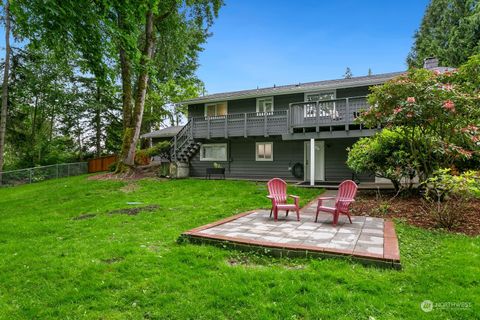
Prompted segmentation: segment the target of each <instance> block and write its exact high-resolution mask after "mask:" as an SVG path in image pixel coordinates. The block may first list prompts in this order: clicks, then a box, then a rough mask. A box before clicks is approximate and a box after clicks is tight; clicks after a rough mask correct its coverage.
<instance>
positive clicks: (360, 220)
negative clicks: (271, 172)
mask: <svg viewBox="0 0 480 320" xmlns="http://www.w3.org/2000/svg"><path fill="white" fill-rule="evenodd" d="M331 193H333V194H334V191H327V193H324V194H323V195H322V196H331V195H332V194H331ZM315 211H316V201H314V202H311V203H310V204H308V205H307V206H305V207H304V208H302V210H301V212H300V217H301V219H300V221H296V215H295V213H294V212H292V213H291V214H289V216H288V217H285V213H284V212H281V213H280V214H279V220H278V221H277V222H274V221H273V219H272V218H270V217H269V215H270V210H261V209H260V210H255V211H251V212H246V213H242V214H239V215H236V216H234V217H230V218H227V219H224V220H221V221H217V222H215V223H212V224H209V225H206V226H203V227H199V228H196V229H193V230H190V231H187V232H185V233H184V234H183V235H184V236H186V237H188V238H191V239H195V240H201V239H208V240H217V241H220V242H227V243H230V244H234V245H235V244H242V245H243V246H242V249H245V248H246V246H245V245H247V248H248V247H252V248H255V247H267V248H270V249H272V250H274V251H275V250H276V251H275V252H274V253H276V254H278V255H285V254H288V255H293V253H297V254H296V255H297V256H298V255H303V254H305V255H316V256H322V255H323V256H331V255H338V256H351V257H353V258H357V259H360V260H361V261H364V262H376V263H377V264H382V265H388V266H393V267H399V266H400V254H399V250H398V241H397V236H396V234H395V229H394V225H393V222H391V221H385V220H384V219H380V218H372V217H363V216H353V217H352V223H350V222H349V221H348V218H347V217H346V216H341V217H340V219H339V222H338V224H337V226H335V227H334V226H333V225H332V220H333V219H332V215H331V214H328V213H321V214H320V215H319V218H318V222H315ZM210 242H211V241H210ZM295 251H296V252H295Z"/></svg>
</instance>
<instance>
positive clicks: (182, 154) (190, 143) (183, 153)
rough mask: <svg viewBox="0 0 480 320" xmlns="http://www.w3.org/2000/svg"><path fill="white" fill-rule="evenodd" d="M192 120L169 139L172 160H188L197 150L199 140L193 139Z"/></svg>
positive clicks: (199, 143)
mask: <svg viewBox="0 0 480 320" xmlns="http://www.w3.org/2000/svg"><path fill="white" fill-rule="evenodd" d="M192 129H193V126H192V122H191V121H188V122H187V124H186V125H185V126H184V127H183V128H182V130H180V131H179V132H178V133H177V134H176V135H175V136H174V137H173V139H172V141H171V145H172V148H171V159H172V161H178V162H188V161H190V159H191V158H192V157H193V156H194V155H195V154H196V153H197V152H198V150H199V149H200V146H201V145H202V143H201V142H197V141H195V140H194V139H193V130H192Z"/></svg>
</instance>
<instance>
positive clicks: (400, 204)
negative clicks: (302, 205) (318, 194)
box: [351, 191, 480, 236]
mask: <svg viewBox="0 0 480 320" xmlns="http://www.w3.org/2000/svg"><path fill="white" fill-rule="evenodd" d="M393 196H394V195H393V194H389V193H382V194H381V196H380V197H379V195H378V192H374V191H359V193H358V195H357V197H356V198H355V202H354V203H353V204H352V209H351V213H352V214H353V215H357V216H371V217H380V218H398V219H402V220H404V221H406V222H407V223H409V224H411V225H414V226H417V227H422V228H425V229H437V228H438V224H437V222H436V221H435V219H434V218H433V217H432V216H431V215H428V214H426V213H425V212H424V211H423V210H422V206H423V203H422V199H421V198H420V196H409V197H400V196H399V197H395V198H394V199H392V197H393ZM449 231H450V232H455V233H463V234H466V235H469V236H477V235H480V200H474V201H471V202H470V203H468V206H467V208H466V210H465V212H464V214H463V217H462V218H461V220H460V221H459V222H458V224H457V225H456V226H454V227H453V228H451V230H449Z"/></svg>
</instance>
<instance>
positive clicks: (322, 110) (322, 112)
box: [304, 91, 338, 118]
mask: <svg viewBox="0 0 480 320" xmlns="http://www.w3.org/2000/svg"><path fill="white" fill-rule="evenodd" d="M333 99H335V91H322V92H311V93H305V102H310V101H311V102H315V101H318V109H319V116H320V117H328V116H332V118H336V117H337V116H338V114H337V111H336V105H335V101H328V100H333ZM322 101H325V102H322ZM304 116H305V118H313V117H316V116H317V111H316V106H315V104H314V103H312V104H306V105H305V106H304Z"/></svg>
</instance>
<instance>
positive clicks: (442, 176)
mask: <svg viewBox="0 0 480 320" xmlns="http://www.w3.org/2000/svg"><path fill="white" fill-rule="evenodd" d="M423 185H424V187H425V196H424V201H423V210H424V212H425V213H427V214H430V215H432V216H433V218H434V219H435V221H436V222H437V224H438V225H439V226H440V227H443V228H447V229H451V228H452V227H454V226H455V225H456V224H457V223H458V222H459V221H460V220H461V219H462V218H463V216H464V214H465V212H466V210H467V207H468V203H469V202H470V201H471V200H472V199H473V198H480V171H467V172H465V173H463V174H460V175H452V174H451V169H441V170H438V171H436V172H435V173H434V175H433V176H432V177H431V178H429V179H428V180H427V181H426V182H425V183H424V184H423Z"/></svg>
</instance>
